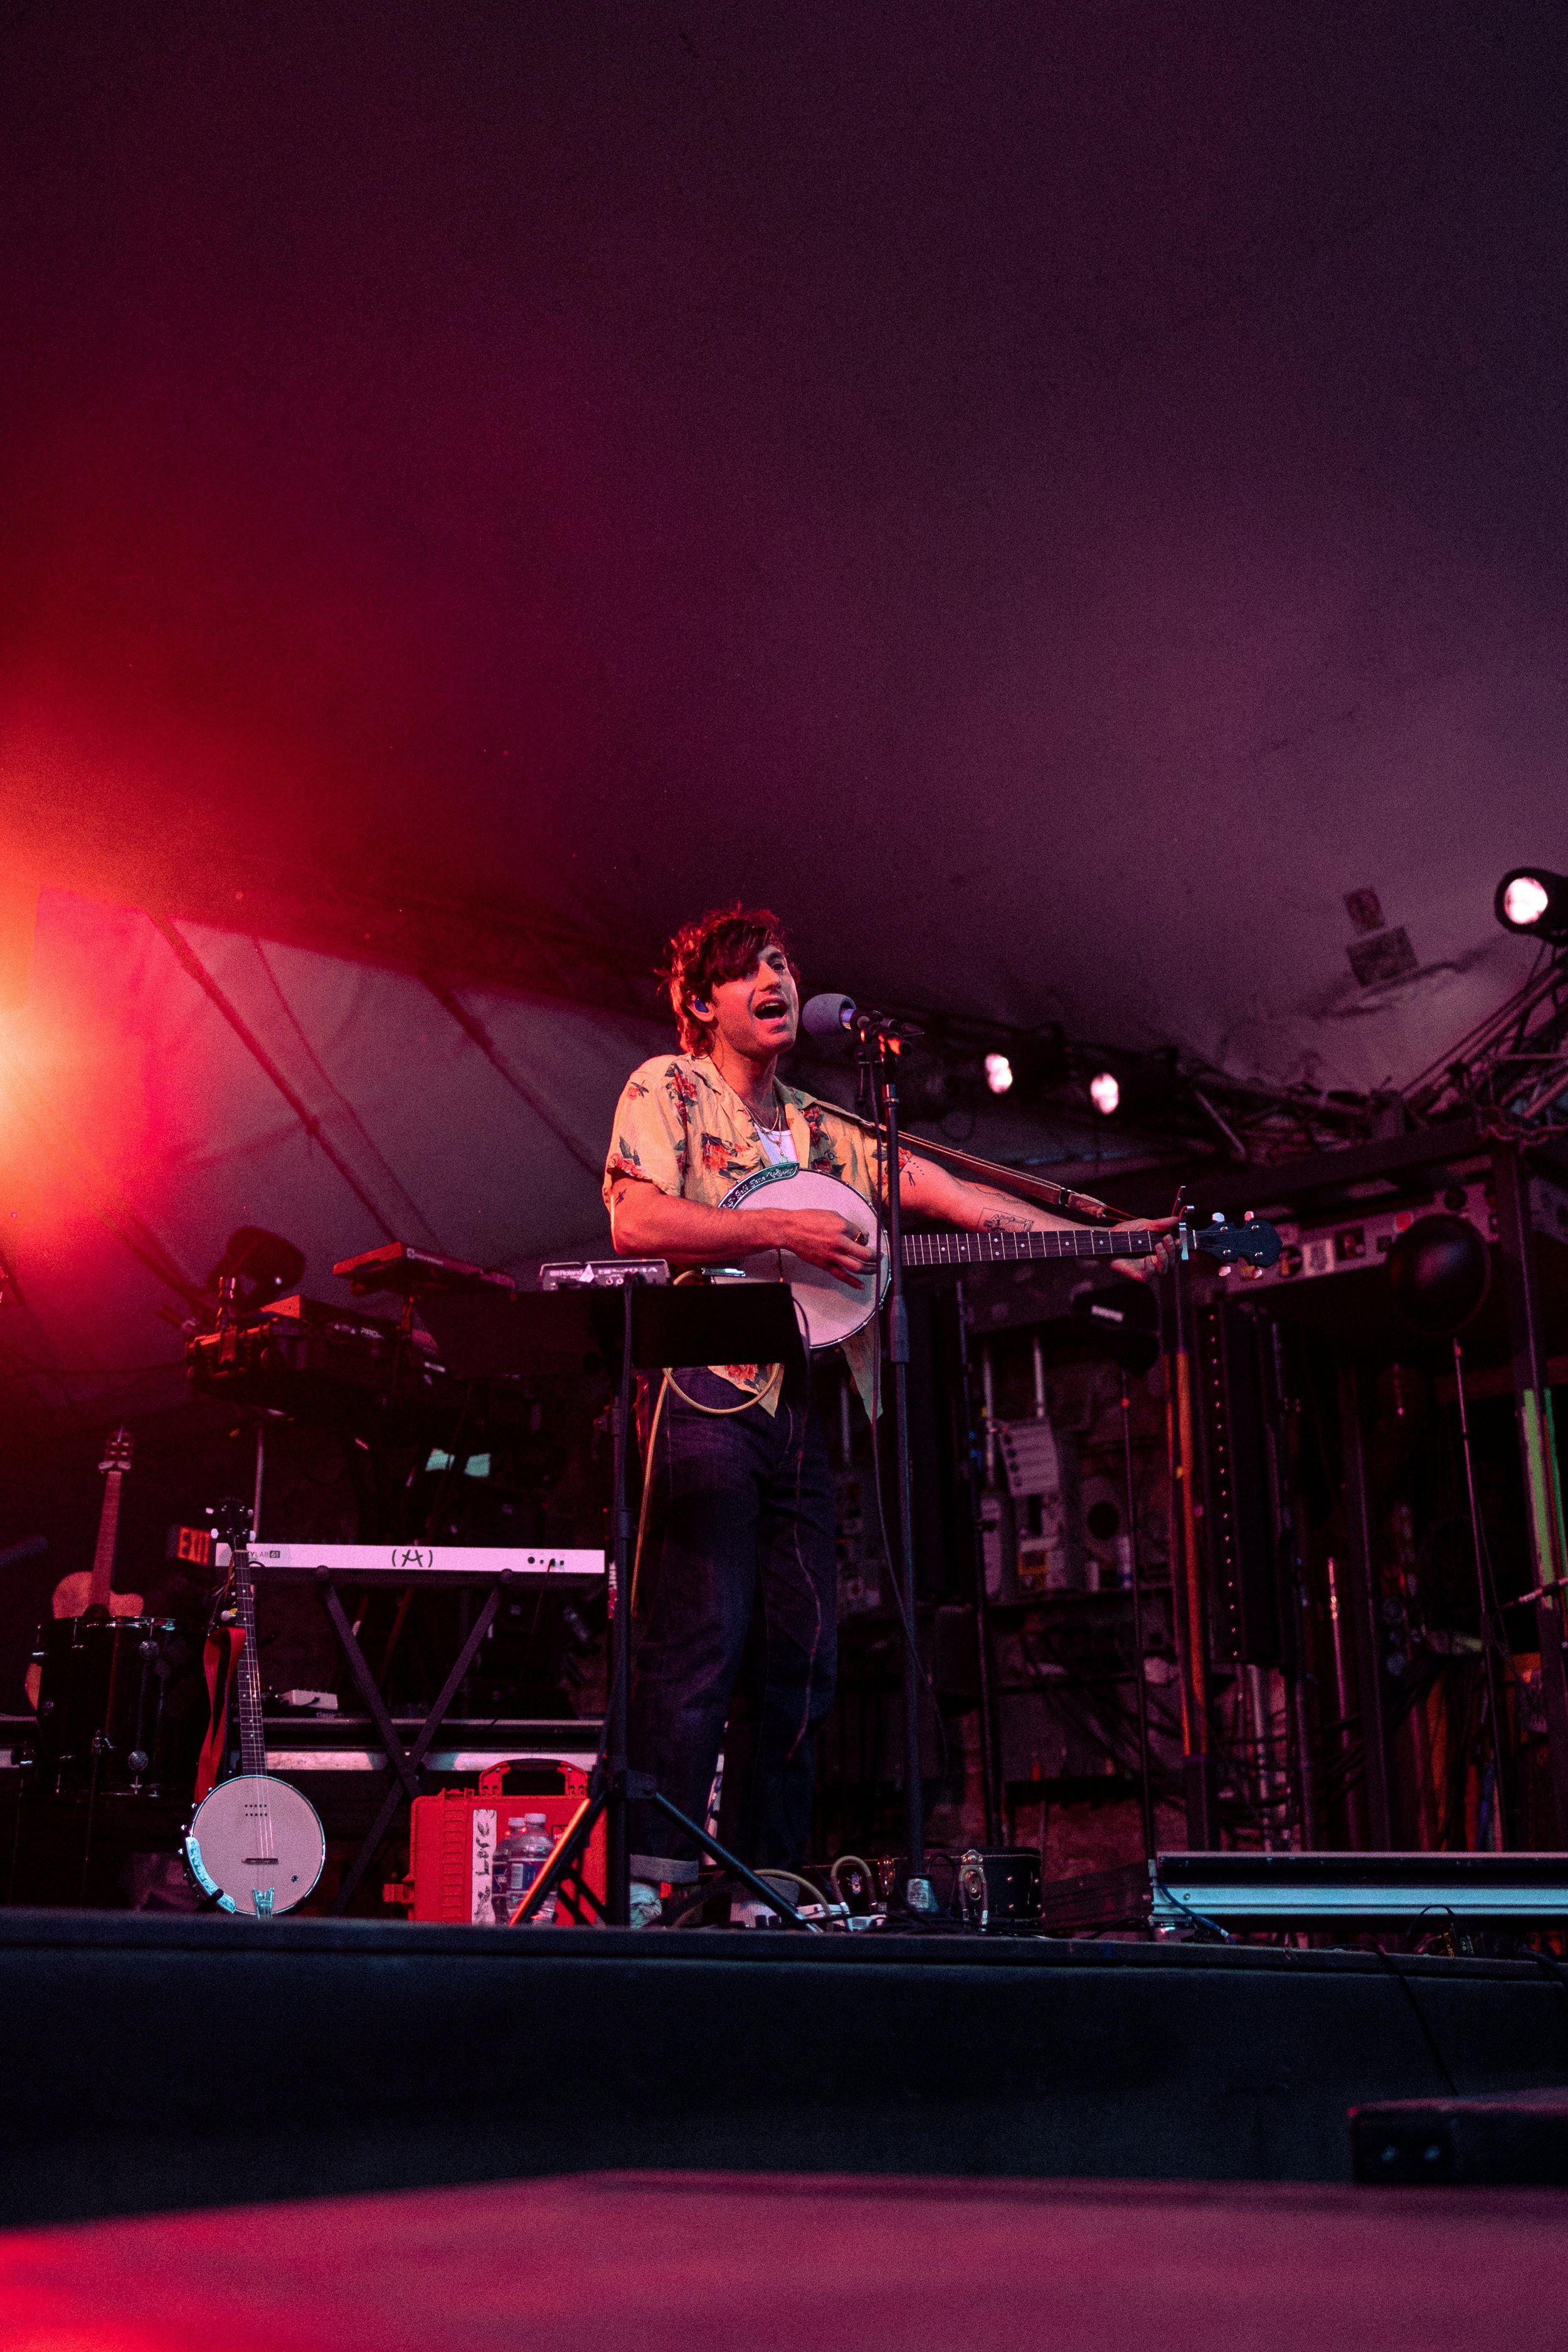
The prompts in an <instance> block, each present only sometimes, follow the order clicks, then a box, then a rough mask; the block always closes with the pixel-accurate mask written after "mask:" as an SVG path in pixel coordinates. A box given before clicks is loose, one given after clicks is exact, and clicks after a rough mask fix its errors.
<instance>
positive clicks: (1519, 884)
mask: <svg viewBox="0 0 1568 2352" xmlns="http://www.w3.org/2000/svg"><path fill="white" fill-rule="evenodd" d="M1551 904H1552V893H1551V891H1550V890H1545V889H1542V886H1541V884H1540V883H1539V882H1538V881H1537V880H1536V878H1535V877H1534V875H1533V874H1519V875H1516V876H1515V877H1514V879H1513V880H1512V881H1511V882H1510V884H1509V886H1508V888H1507V889H1506V890H1505V891H1504V892H1503V894H1502V910H1503V913H1504V914H1505V915H1506V916H1507V917H1508V919H1509V921H1510V923H1517V924H1518V926H1519V928H1520V929H1521V930H1523V929H1525V928H1526V926H1527V925H1529V924H1531V923H1538V922H1539V921H1540V920H1541V918H1542V915H1544V913H1545V912H1546V909H1547V908H1548V907H1550V906H1551Z"/></svg>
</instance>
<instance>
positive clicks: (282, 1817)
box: [184, 1503, 327, 1919]
mask: <svg viewBox="0 0 1568 2352" xmlns="http://www.w3.org/2000/svg"><path fill="white" fill-rule="evenodd" d="M216 1521H217V1532H218V1536H219V1539H220V1540H221V1541H224V1542H226V1543H227V1544H228V1545H229V1546H230V1547H231V1548H232V1550H233V1555H234V1604H235V1616H236V1620H237V1625H238V1630H239V1633H240V1634H241V1637H242V1638H241V1642H240V1649H239V1655H238V1657H237V1660H236V1662H235V1704H236V1709H237V1714H238V1717H239V1770H238V1772H237V1775H236V1776H235V1778H234V1779H233V1780H220V1781H219V1782H218V1784H217V1787H216V1789H214V1790H211V1791H210V1793H209V1794H208V1795H206V1796H205V1797H204V1798H203V1799H202V1801H201V1803H200V1804H199V1805H198V1806H197V1807H196V1810H195V1813H194V1815H193V1816H192V1819H191V1826H190V1828H189V1830H188V1831H187V1832H186V1833H185V1845H184V1853H185V1862H186V1865H187V1867H188V1868H189V1870H190V1873H191V1875H192V1877H193V1878H194V1879H195V1882H196V1885H198V1886H199V1887H200V1888H201V1889H202V1892H203V1893H204V1894H205V1895H211V1896H212V1897H213V1899H214V1900H215V1901H216V1904H217V1907H218V1909H219V1910H220V1911H236V1912H241V1913H244V1914H246V1915H247V1916H250V1917H252V1918H257V1919H271V1918H274V1917H276V1916H277V1914H278V1913H279V1911H291V1910H292V1909H293V1908H294V1906H295V1905H296V1904H297V1903H303V1901H304V1900H305V1897H306V1895H309V1894H310V1890H311V1888H312V1887H313V1886H314V1885H315V1884H316V1881H317V1880H318V1879H319V1878H320V1876H321V1866H322V1864H323V1863H324V1862H325V1861H326V1858H327V1841H326V1835H325V1832H323V1830H322V1828H321V1815H320V1814H319V1813H318V1812H317V1811H316V1808H315V1807H314V1805H312V1804H311V1802H310V1799H309V1798H308V1797H302V1796H301V1795H300V1791H299V1790H298V1789H296V1788H293V1787H291V1786H290V1784H289V1782H288V1781H287V1780H276V1779H275V1778H274V1777H273V1775H272V1774H271V1773H270V1772H268V1769H267V1735H266V1730H265V1727H264V1725H263V1722H262V1716H261V1669H260V1666H259V1664H258V1660H257V1654H256V1591H255V1588H254V1586H253V1585H252V1583H251V1580H250V1555H249V1553H248V1552H247V1549H246V1542H247V1538H248V1536H249V1533H250V1525H249V1515H248V1512H247V1507H246V1506H245V1504H243V1503H224V1504H220V1505H219V1507H218V1509H217V1512H216Z"/></svg>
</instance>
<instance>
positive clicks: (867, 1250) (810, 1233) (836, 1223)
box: [752, 1209, 877, 1282]
mask: <svg viewBox="0 0 1568 2352" xmlns="http://www.w3.org/2000/svg"><path fill="white" fill-rule="evenodd" d="M752 1222H753V1223H764V1224H766V1225H767V1226H768V1228H769V1232H768V1238H767V1242H766V1244H765V1246H766V1247H767V1248H769V1249H787V1250H793V1251H794V1252H795V1255H796V1257H803V1258H805V1262H806V1264H807V1265H819V1266H821V1268H822V1270H823V1272H824V1273H825V1274H836V1275H837V1276H838V1278H839V1280H840V1282H860V1281H863V1280H864V1278H865V1276H867V1275H868V1274H869V1273H870V1271H871V1269H872V1267H873V1266H874V1265H876V1263H877V1252H876V1247H875V1244H874V1243H873V1240H872V1234H871V1227H872V1222H873V1221H872V1217H871V1212H870V1210H869V1209H868V1210H867V1212H866V1222H865V1223H864V1225H857V1224H853V1223H851V1222H850V1220H849V1219H848V1218H847V1217H836V1216H835V1215H834V1213H833V1212H832V1210H831V1209H780V1210H778V1211H777V1212H776V1213H775V1214H774V1215H773V1216H771V1217H764V1218H760V1219H759V1218H753V1220H752ZM775 1226H776V1227H777V1228H778V1231H777V1233H776V1234H775V1233H774V1232H773V1227H775Z"/></svg>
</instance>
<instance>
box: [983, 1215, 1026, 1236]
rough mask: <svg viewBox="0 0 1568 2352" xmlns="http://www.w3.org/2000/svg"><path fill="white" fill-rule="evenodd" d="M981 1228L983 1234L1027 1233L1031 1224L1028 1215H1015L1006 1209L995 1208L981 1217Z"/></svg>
mask: <svg viewBox="0 0 1568 2352" xmlns="http://www.w3.org/2000/svg"><path fill="white" fill-rule="evenodd" d="M980 1230H981V1232H982V1233H983V1234H1026V1233H1027V1232H1028V1231H1029V1230H1030V1226H1029V1220H1028V1218H1027V1217H1015V1216H1011V1215H1009V1213H1007V1211H1006V1210H1005V1209H994V1210H993V1211H992V1213H991V1214H990V1215H989V1216H986V1217H982V1218H981V1220H980Z"/></svg>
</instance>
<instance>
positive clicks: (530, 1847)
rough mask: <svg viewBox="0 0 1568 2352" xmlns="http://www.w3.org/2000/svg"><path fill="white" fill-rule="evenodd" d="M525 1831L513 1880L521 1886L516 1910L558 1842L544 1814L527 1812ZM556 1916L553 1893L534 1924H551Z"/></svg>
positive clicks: (514, 1900) (537, 1925) (513, 1866)
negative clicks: (545, 1820) (546, 1826)
mask: <svg viewBox="0 0 1568 2352" xmlns="http://www.w3.org/2000/svg"><path fill="white" fill-rule="evenodd" d="M522 1832H523V1833H522V1843H521V1847H520V1848H519V1852H518V1859H517V1861H516V1862H514V1863H513V1864H512V1866H511V1867H512V1883H513V1885H515V1886H516V1888H517V1892H516V1894H515V1895H513V1896H512V1898H511V1900H512V1908H513V1909H514V1910H515V1909H516V1907H517V1906H518V1905H519V1904H520V1903H521V1900H522V1898H523V1896H524V1895H526V1894H527V1892H528V1890H529V1888H530V1887H531V1885H533V1882H534V1880H535V1879H536V1878H537V1877H538V1875H539V1874H540V1872H541V1871H542V1869H543V1867H544V1865H545V1864H546V1863H547V1862H548V1861H549V1859H550V1856H551V1852H552V1848H553V1846H554V1843H555V1841H554V1839H553V1838H552V1836H551V1834H550V1832H549V1831H548V1830H547V1829H546V1828H545V1826H544V1815H543V1814H542V1813H524V1815H523V1817H522ZM554 1916H555V1897H554V1895H547V1896H546V1897H545V1899H544V1901H543V1902H542V1904H541V1905H540V1906H539V1909H538V1910H537V1911H536V1912H535V1913H534V1915H533V1917H532V1919H531V1923H530V1924H531V1926H533V1927H548V1926H549V1925H550V1923H551V1921H552V1919H553V1918H554Z"/></svg>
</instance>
